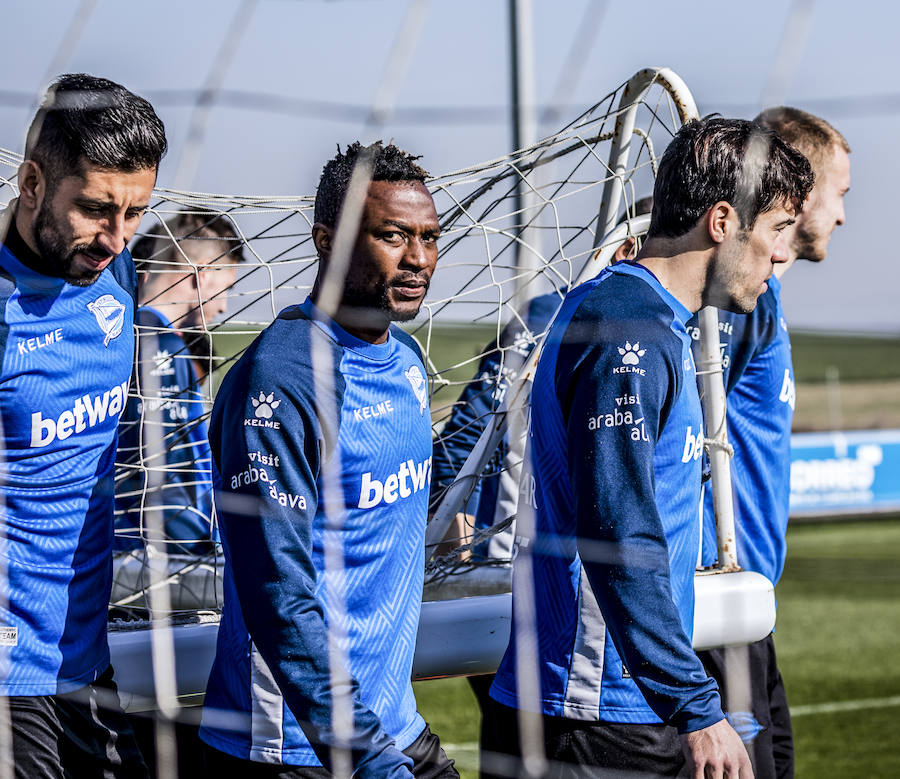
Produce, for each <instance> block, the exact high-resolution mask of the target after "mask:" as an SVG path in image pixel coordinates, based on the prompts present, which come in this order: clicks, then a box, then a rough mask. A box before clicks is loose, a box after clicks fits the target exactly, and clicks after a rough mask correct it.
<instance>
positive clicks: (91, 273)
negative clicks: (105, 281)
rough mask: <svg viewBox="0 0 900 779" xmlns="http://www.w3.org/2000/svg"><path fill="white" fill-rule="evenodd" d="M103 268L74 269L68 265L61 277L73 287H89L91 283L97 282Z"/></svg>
mask: <svg viewBox="0 0 900 779" xmlns="http://www.w3.org/2000/svg"><path fill="white" fill-rule="evenodd" d="M104 270H105V268H101V269H100V270H86V269H81V270H76V269H74V268H71V267H69V268H67V269H66V271H65V272H64V273H63V279H64V280H65V281H66V282H67V283H69V284H71V285H72V286H73V287H90V286H91V284H94V283H96V282H97V280H98V279H99V278H100V276H101V274H102V273H103V271H104Z"/></svg>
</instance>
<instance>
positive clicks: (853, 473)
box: [790, 430, 900, 516]
mask: <svg viewBox="0 0 900 779" xmlns="http://www.w3.org/2000/svg"><path fill="white" fill-rule="evenodd" d="M883 511H900V430H854V431H849V430H848V431H840V432H831V433H795V434H794V435H793V436H791V509H790V513H791V516H803V515H828V514H853V513H859V514H866V513H870V512H871V513H876V512H883Z"/></svg>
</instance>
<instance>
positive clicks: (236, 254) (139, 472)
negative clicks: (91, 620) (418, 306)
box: [0, 71, 694, 620]
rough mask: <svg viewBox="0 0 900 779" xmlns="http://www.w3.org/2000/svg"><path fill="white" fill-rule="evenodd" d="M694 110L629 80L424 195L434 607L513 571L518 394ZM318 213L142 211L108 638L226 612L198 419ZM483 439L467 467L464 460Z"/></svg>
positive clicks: (285, 285)
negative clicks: (547, 337) (430, 234)
mask: <svg viewBox="0 0 900 779" xmlns="http://www.w3.org/2000/svg"><path fill="white" fill-rule="evenodd" d="M693 111H694V109H693V104H692V101H691V99H690V95H689V93H687V92H686V90H684V89H683V85H682V84H681V82H680V80H678V79H677V77H676V76H674V74H672V73H670V72H669V71H642V73H641V74H638V76H636V77H635V78H634V79H632V80H631V81H630V82H628V83H626V84H622V85H621V86H619V87H618V88H617V89H615V90H614V91H613V92H611V93H610V94H608V95H606V96H605V97H604V98H603V99H602V100H600V101H599V102H598V103H597V104H596V105H594V106H593V107H591V108H590V109H588V110H587V111H585V112H584V113H583V114H581V115H580V116H578V117H576V118H575V119H573V120H572V121H570V122H569V123H568V124H567V125H566V126H564V127H562V128H561V129H560V130H559V131H558V132H555V133H553V134H552V135H550V136H548V137H546V138H544V139H543V140H541V141H540V142H538V143H536V144H535V145H534V146H532V147H530V148H526V149H521V150H518V151H515V152H513V153H512V154H509V155H507V156H505V157H502V158H498V159H495V160H490V161H488V162H484V163H480V164H477V165H473V166H471V167H469V168H465V169H462V170H458V171H454V172H452V173H446V174H439V175H434V176H433V177H432V178H431V179H430V180H429V182H428V186H429V188H430V189H431V191H432V193H433V196H434V199H435V203H436V206H437V210H438V214H439V217H440V222H441V228H442V235H441V238H440V242H439V246H440V261H439V264H438V267H437V271H436V273H435V275H434V278H433V281H432V286H431V290H430V292H429V296H428V300H427V302H426V303H425V305H424V306H423V308H422V311H421V313H420V315H419V317H418V319H416V320H415V321H414V322H412V323H410V325H408V326H405V327H406V328H407V329H408V331H409V332H410V333H411V334H412V335H413V336H414V337H415V339H416V340H417V341H418V343H419V344H420V345H421V347H422V350H423V353H424V355H425V358H426V365H427V367H428V373H429V379H430V384H431V395H430V397H431V412H432V420H433V428H434V453H435V459H434V463H433V476H434V478H433V481H432V510H433V516H434V517H435V518H437V519H440V520H441V522H442V523H443V524H442V525H441V527H440V533H439V534H438V535H439V536H440V537H439V538H437V539H435V538H434V537H433V536H435V533H434V532H432V533H430V536H429V541H430V544H431V548H430V549H429V552H428V554H429V557H430V561H429V563H428V577H429V580H430V584H429V588H428V589H429V594H428V597H429V598H440V597H453V596H454V595H455V594H459V593H460V592H465V591H466V589H465V588H466V587H467V586H468V587H469V588H470V589H469V592H476V591H481V590H480V589H479V588H482V589H483V588H484V587H485V586H487V587H489V588H490V587H499V588H501V589H502V588H503V587H506V586H508V584H506V583H505V580H504V579H503V575H500V577H499V579H498V578H497V577H491V576H487V577H486V578H485V577H484V576H480V577H479V576H478V575H477V574H476V575H474V576H473V575H472V573H471V572H472V571H478V570H479V569H481V570H487V569H492V570H502V569H503V567H504V565H505V564H506V563H508V561H509V557H508V553H507V554H506V556H504V553H503V551H502V545H501V547H500V552H499V553H498V552H497V551H496V549H492V547H491V541H492V540H493V537H494V536H497V535H499V534H501V533H503V532H504V531H505V530H507V529H508V527H509V524H510V519H509V518H511V517H513V516H514V513H515V506H514V501H513V504H512V505H511V506H509V505H505V504H503V500H504V485H503V480H504V475H506V476H508V477H512V476H514V475H515V468H516V467H517V461H516V451H517V445H516V442H515V440H514V438H515V436H513V435H511V432H510V431H512V430H513V427H514V419H518V424H521V412H522V411H523V410H524V408H525V405H526V403H527V392H524V393H523V392H519V391H518V390H517V387H518V385H517V384H516V380H517V377H518V376H519V374H520V373H521V369H522V366H523V364H524V365H526V366H527V360H528V358H529V356H530V355H532V354H533V349H534V347H535V346H536V345H537V344H539V342H540V339H541V336H542V334H543V332H544V331H545V330H546V327H547V325H548V323H549V320H550V317H552V313H553V310H555V303H558V302H559V301H561V300H562V296H563V295H564V294H565V291H566V290H567V289H568V288H569V287H570V286H572V285H573V284H574V283H576V281H577V280H578V279H579V277H580V276H581V275H582V274H583V272H584V269H585V267H586V266H587V265H589V264H590V263H591V261H592V258H595V256H596V255H597V254H598V250H599V249H601V248H602V246H603V238H604V237H605V236H608V235H609V233H610V231H611V230H612V228H613V226H614V225H615V224H616V223H617V222H619V221H620V220H621V218H622V217H623V216H624V217H633V216H635V204H636V202H637V201H638V200H639V199H641V198H643V197H645V196H647V195H649V194H651V193H652V187H653V180H654V174H655V170H656V162H657V158H658V156H659V155H660V154H661V153H662V151H663V150H664V149H665V147H666V145H667V143H668V141H669V139H670V138H671V136H672V135H673V134H674V133H675V132H676V131H677V129H678V128H679V127H680V126H681V124H682V123H683V121H685V119H686V118H690V115H691V114H692V112H693ZM411 151H415V150H411ZM20 161H21V160H20V158H19V157H18V156H17V155H16V154H14V153H11V152H7V151H2V150H0V204H4V205H5V204H6V203H8V202H9V201H10V200H11V199H12V198H13V197H14V196H15V195H16V181H15V173H16V168H17V166H18V164H19V163H20ZM422 162H423V164H424V165H425V166H426V167H427V166H428V160H427V159H424V160H423V161H422ZM247 184H248V185H249V184H250V182H247ZM313 202H314V198H313V197H312V196H301V197H260V196H250V195H247V196H243V195H215V194H207V193H196V192H179V191H173V190H168V189H164V188H158V189H157V190H155V192H154V199H153V202H152V204H151V208H150V209H149V212H148V214H147V216H146V218H145V219H144V221H143V223H142V225H141V229H140V231H139V234H138V236H136V238H135V241H134V242H133V243H132V251H133V254H134V255H135V259H136V261H137V262H138V270H139V272H140V279H141V284H142V287H144V289H143V291H142V303H143V304H144V305H145V306H146V307H148V308H150V309H153V310H155V311H157V312H158V313H160V314H161V317H160V318H159V319H157V320H154V319H153V317H152V316H149V315H148V316H145V317H142V318H139V320H138V323H137V336H138V341H139V360H138V365H137V369H136V372H135V378H134V380H133V383H132V387H131V394H132V397H131V404H130V408H131V412H130V414H131V416H130V417H129V418H127V419H123V422H122V427H121V428H120V433H121V438H122V441H121V444H120V450H119V457H118V458H117V472H116V485H117V516H116V532H117V546H118V547H119V549H118V551H117V563H116V581H115V586H114V592H113V597H112V606H113V611H112V614H113V616H114V618H116V619H125V620H128V619H137V618H139V619H142V620H143V619H147V618H148V617H152V618H160V617H167V616H171V615H173V614H175V615H177V614H186V615H196V614H197V613H198V612H201V613H202V612H204V611H209V612H212V613H213V614H214V613H215V612H216V611H217V610H218V609H219V607H220V606H221V586H220V584H219V575H218V574H219V573H220V568H221V562H222V560H221V548H220V546H219V545H218V544H217V537H216V530H215V514H214V508H213V504H212V501H211V465H210V461H209V455H208V449H206V442H205V429H206V428H205V425H206V420H207V418H208V415H209V409H210V407H211V403H212V401H213V399H214V396H215V392H216V388H217V387H218V385H219V383H220V381H221V378H222V376H223V375H224V373H225V372H226V371H227V370H228V369H229V367H230V366H231V365H232V364H233V363H234V361H235V360H236V358H237V357H239V356H240V354H241V353H242V351H243V350H244V349H245V348H246V346H247V345H248V344H249V342H250V341H251V340H252V339H253V338H254V337H255V335H256V334H257V333H258V332H259V331H260V330H261V329H262V328H263V327H265V326H266V325H267V324H269V323H270V322H271V321H272V320H273V318H274V317H275V316H276V314H277V313H278V312H279V310H281V309H282V308H284V307H285V306H287V305H290V304H294V303H298V302H301V301H302V300H303V299H304V298H305V297H306V295H307V294H308V292H309V291H310V289H311V286H312V283H313V280H314V278H315V275H316V268H317V261H316V256H315V249H314V247H313V244H312V239H311V234H310V232H311V226H312V211H313ZM642 224H644V225H645V224H646V220H645V221H644V223H642ZM629 232H633V233H640V232H641V230H640V229H638V222H635V221H633V220H632V221H631V222H629V221H628V220H627V219H626V221H625V222H624V224H623V226H621V227H620V228H619V230H618V232H617V233H616V234H615V236H614V238H615V242H617V241H618V240H619V239H620V238H621V237H624V236H625V235H627V234H629ZM613 242H614V241H613V239H612V238H610V240H609V241H607V244H609V245H610V246H611V245H612V244H613ZM613 248H614V246H613ZM198 252H199V255H198ZM609 253H610V252H609V251H608V250H607V253H606V254H604V255H602V256H601V257H599V261H600V262H602V261H603V260H604V259H605V258H608V256H609ZM198 257H199V259H198ZM237 260H240V261H237ZM597 264H598V262H597V260H596V259H595V261H594V265H595V266H596V265H597ZM597 270H599V267H595V268H594V270H593V272H596V271H597ZM590 272H591V271H588V273H589V274H590ZM536 306H537V307H538V308H540V309H541V310H540V312H538V313H535V310H534V309H535V307H536ZM170 313H171V314H172V315H171V316H169V314H170ZM172 330H177V332H178V335H177V338H178V339H180V340H179V341H178V342H177V343H176V342H173V341H172V340H171V331H172ZM173 343H175V346H176V348H173V347H172V344H173ZM179 343H180V347H179V346H178V344H179ZM175 377H181V378H180V379H179V380H178V381H175ZM184 377H186V378H184ZM473 380H474V381H473ZM259 402H260V403H261V404H265V403H266V402H267V399H266V398H265V397H261V398H260V399H259ZM268 402H271V399H268ZM517 414H518V415H519V416H518V417H516V415H517ZM126 417H128V414H126ZM501 418H502V424H497V420H498V419H501ZM507 428H509V429H507ZM485 431H487V433H485ZM479 438H481V439H482V445H481V454H480V455H479V456H477V457H474V458H470V457H469V455H470V453H471V452H472V450H473V448H474V447H475V446H476V444H477V442H478V441H479ZM467 459H468V460H469V463H468V466H467V468H466V469H465V471H463V466H464V464H465V463H466V460H467ZM461 471H463V473H462V478H458V477H459V475H460V472H461ZM454 484H455V485H456V487H455V488H454V486H453V485H454ZM506 497H507V498H508V497H509V496H508V495H507V496H506ZM504 514H505V516H504ZM176 520H177V521H176ZM438 542H440V545H438ZM488 580H490V582H489V583H488V584H485V582H486V581H488ZM455 581H461V582H463V584H462V585H456V584H454V582H455ZM466 582H468V584H466ZM460 587H461V588H462V589H460ZM472 588H474V589H472ZM442 593H443V594H442Z"/></svg>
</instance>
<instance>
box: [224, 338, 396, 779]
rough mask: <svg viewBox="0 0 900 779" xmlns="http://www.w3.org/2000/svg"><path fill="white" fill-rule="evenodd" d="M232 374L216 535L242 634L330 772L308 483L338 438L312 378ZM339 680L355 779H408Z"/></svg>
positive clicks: (277, 364) (291, 373)
mask: <svg viewBox="0 0 900 779" xmlns="http://www.w3.org/2000/svg"><path fill="white" fill-rule="evenodd" d="M251 348H252V347H251ZM242 367H243V366H238V374H237V375H236V377H235V380H233V381H230V382H226V386H224V387H223V388H222V390H220V393H219V395H220V397H222V396H223V394H224V398H223V402H222V403H221V404H220V403H219V402H218V401H217V405H216V408H215V410H214V414H213V419H212V423H211V426H210V438H211V443H212V450H213V457H214V460H215V465H216V482H217V492H216V508H217V515H218V520H219V528H220V532H221V536H222V540H223V544H224V546H225V552H226V556H227V559H228V562H229V565H230V566H231V570H232V576H233V582H234V586H235V590H236V591H237V595H238V600H239V603H240V608H241V612H242V616H243V618H244V623H245V625H246V627H247V629H248V631H249V633H250V636H251V638H252V639H253V642H254V644H255V645H256V646H257V648H258V650H259V652H260V654H261V655H262V657H263V659H264V660H265V662H266V664H267V665H268V667H269V669H270V671H271V672H272V675H273V676H274V678H275V681H276V683H277V684H278V687H279V689H280V690H281V693H282V695H283V696H284V699H285V702H286V704H287V705H288V707H289V708H290V710H291V712H292V713H293V714H294V716H295V717H296V719H297V721H298V722H299V723H300V726H301V728H302V729H303V732H304V733H305V735H306V736H307V738H308V739H309V741H310V743H311V744H312V745H313V748H314V749H315V752H316V756H317V757H318V758H319V760H320V761H321V762H322V764H323V765H324V766H326V767H327V768H329V767H330V766H331V754H330V752H331V749H330V747H331V745H334V744H335V743H336V736H335V734H334V732H333V727H332V715H333V700H334V698H333V690H334V682H333V679H332V668H331V663H330V660H329V646H330V644H331V643H332V642H333V638H332V637H330V636H329V632H328V628H327V625H326V623H325V618H324V614H323V607H322V604H321V602H320V601H319V599H318V598H317V595H316V577H317V574H316V570H315V567H314V564H313V557H312V523H313V518H314V516H315V514H316V508H317V504H318V501H319V498H320V496H319V494H318V490H317V486H316V484H317V481H316V478H317V475H318V474H319V472H320V469H321V468H322V464H323V460H324V458H325V457H326V451H327V449H328V448H329V447H330V446H331V445H332V444H333V442H334V437H335V434H336V430H334V429H328V428H327V426H323V425H322V424H320V421H319V418H318V415H317V414H316V408H315V404H314V401H313V397H312V384H313V381H312V375H311V373H310V374H309V375H308V377H302V376H298V375H297V374H296V372H295V370H294V366H290V367H287V368H286V366H285V365H284V363H283V361H278V360H277V359H270V360H268V361H264V360H260V359H256V360H252V361H250V367H249V369H248V370H245V371H241V370H240V368H242ZM229 378H230V377H229ZM306 378H308V382H306ZM342 675H343V676H344V678H345V680H346V681H345V682H341V683H339V684H338V686H337V693H338V694H340V695H341V696H348V697H349V700H350V710H351V711H350V713H351V715H352V721H353V747H352V757H353V765H354V768H355V769H356V773H354V776H360V777H373V778H374V777H392V778H393V777H409V776H411V773H410V768H411V761H410V760H409V759H408V758H407V757H406V756H405V755H404V754H403V753H402V752H400V751H399V750H398V749H397V748H396V747H395V745H394V743H393V741H392V740H391V739H390V737H389V736H388V735H387V733H386V732H385V731H384V729H383V728H382V726H381V723H380V721H379V719H378V717H377V716H376V715H375V714H374V713H373V712H372V711H371V710H370V709H368V708H367V707H366V706H365V705H363V704H362V702H361V701H360V696H359V689H358V685H357V683H356V682H355V680H353V679H351V678H350V677H349V675H348V674H338V677H340V676H342Z"/></svg>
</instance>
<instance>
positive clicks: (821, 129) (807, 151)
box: [754, 105, 850, 171]
mask: <svg viewBox="0 0 900 779" xmlns="http://www.w3.org/2000/svg"><path fill="white" fill-rule="evenodd" d="M754 121H755V122H757V123H758V124H761V125H763V127H768V128H769V129H770V130H774V131H775V132H776V133H778V136H779V137H780V138H781V140H783V141H784V142H785V143H788V144H790V145H791V146H793V147H794V148H795V149H796V150H797V151H799V152H800V153H801V154H803V155H805V156H806V158H807V159H808V160H809V161H810V163H811V164H812V166H813V168H814V169H815V170H819V171H821V170H822V167H823V166H824V165H826V164H827V163H828V161H829V160H830V159H831V155H830V152H831V148H832V146H838V147H840V148H841V149H843V150H844V151H845V152H847V154H849V153H850V144H849V143H847V139H846V138H845V137H844V136H843V135H841V134H840V133H839V132H838V131H837V130H835V129H834V127H832V126H831V125H830V124H829V123H828V122H826V121H825V120H824V119H822V117H820V116H816V115H815V114H810V113H807V112H806V111H803V110H801V109H799V108H792V107H791V106H786V105H782V106H776V107H774V108H767V109H766V110H765V111H763V112H762V113H761V114H760V115H759V116H757V117H756V119H754Z"/></svg>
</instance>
